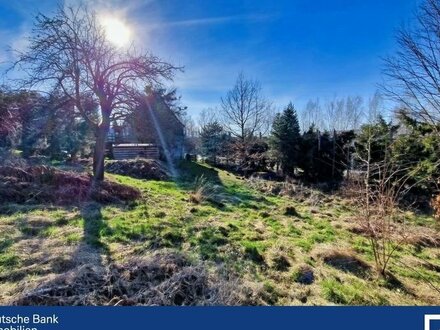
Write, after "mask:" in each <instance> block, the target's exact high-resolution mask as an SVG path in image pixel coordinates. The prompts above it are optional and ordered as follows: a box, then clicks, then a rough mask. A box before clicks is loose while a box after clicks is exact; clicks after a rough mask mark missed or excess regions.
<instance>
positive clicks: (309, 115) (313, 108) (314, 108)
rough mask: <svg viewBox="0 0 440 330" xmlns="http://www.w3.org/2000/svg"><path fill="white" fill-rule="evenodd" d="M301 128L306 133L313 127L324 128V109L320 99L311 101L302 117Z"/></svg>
mask: <svg viewBox="0 0 440 330" xmlns="http://www.w3.org/2000/svg"><path fill="white" fill-rule="evenodd" d="M300 121H301V127H302V130H303V132H306V131H307V130H308V129H309V128H310V127H311V126H312V125H313V126H315V127H316V128H318V129H321V128H322V126H323V118H322V108H321V104H320V101H319V99H316V100H309V101H308V102H307V104H306V107H305V109H304V110H303V111H302V112H301V115H300Z"/></svg>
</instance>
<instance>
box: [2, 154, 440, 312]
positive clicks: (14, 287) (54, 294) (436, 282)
mask: <svg viewBox="0 0 440 330" xmlns="http://www.w3.org/2000/svg"><path fill="white" fill-rule="evenodd" d="M180 170H181V172H182V173H184V175H183V176H182V178H181V179H180V180H178V181H177V182H173V181H151V180H149V181H145V180H140V179H135V178H130V177H127V176H120V175H110V174H109V175H108V176H109V177H110V179H111V180H115V181H117V182H119V184H122V185H124V186H131V187H137V188H138V189H140V190H141V192H142V196H143V197H142V199H140V200H138V201H137V202H132V203H129V204H124V203H122V204H121V203H118V202H117V203H113V204H108V205H102V204H98V203H91V204H90V203H86V204H80V205H78V206H73V207H72V206H68V207H58V206H49V205H47V204H30V205H23V204H21V205H17V204H11V203H7V204H3V206H2V208H1V213H2V216H1V220H0V226H1V239H2V242H3V243H2V245H1V246H0V248H1V252H0V292H1V296H0V300H1V302H2V303H3V304H10V303H14V304H49V305H50V304H61V305H69V304H80V305H81V304H100V305H134V304H165V305H182V304H184V305H192V304H197V305H204V304H239V305H240V304H258V305H260V304H271V305H272V304H275V305H286V304H288V305H291V304H294V305H297V304H362V305H364V304H366V305H370V304H371V305H377V304H395V305H401V304H438V303H439V301H440V300H439V299H440V293H439V292H438V291H436V290H438V287H439V286H440V275H439V274H440V273H439V269H440V264H439V263H438V260H439V259H438V257H439V253H440V239H439V237H438V234H437V233H436V224H435V221H434V220H433V219H431V218H429V217H426V216H425V217H424V216H421V215H418V214H416V213H412V212H406V213H405V219H406V226H407V227H406V228H409V229H411V232H412V233H413V234H412V237H413V238H412V240H409V239H408V240H407V241H406V242H404V243H402V244H401V245H400V248H399V249H398V250H397V251H396V254H395V258H393V260H392V261H391V262H390V265H389V271H390V273H392V274H393V277H392V278H391V277H387V278H384V279H381V278H380V277H378V276H377V275H376V273H375V271H374V267H375V266H374V253H373V250H372V248H371V246H370V245H369V243H368V236H367V235H366V234H365V233H364V232H362V231H360V230H358V227H357V224H356V222H355V219H356V217H357V214H358V210H357V209H356V205H355V204H354V203H352V202H351V200H350V199H347V198H346V197H343V196H340V195H338V194H333V195H322V193H320V192H319V191H314V190H313V189H311V188H306V187H303V188H301V189H298V190H297V194H295V192H293V190H290V193H289V194H285V195H283V194H272V193H271V192H270V191H267V192H265V193H263V192H260V191H259V190H256V189H254V188H253V187H254V186H255V184H254V183H251V182H248V181H247V180H243V179H242V178H240V177H236V176H235V175H233V174H230V173H228V172H226V171H223V170H219V169H214V168H211V167H209V166H205V165H201V164H197V163H193V162H183V163H182V164H181V166H180ZM196 178H203V179H198V180H196ZM255 180H257V179H254V181H255ZM260 180H261V179H260ZM206 185H211V186H215V187H216V189H215V191H211V193H210V195H209V198H202V199H201V200H200V201H198V202H197V203H194V202H193V201H192V198H191V196H192V194H193V193H194V192H195V191H197V190H198V188H200V187H205V186H206ZM317 196H320V197H317ZM324 196H325V197H324ZM428 228H431V229H429V230H428ZM428 237H431V240H429V239H428ZM48 251H50V253H48ZM176 258H177V259H176ZM173 260H174V261H173ZM179 260H180V261H179ZM163 267H165V268H163ZM25 283H26V285H25V286H24V284H25ZM104 283H105V285H104ZM89 287H90V288H93V289H89ZM237 288H241V289H240V290H238V291H237ZM434 288H436V289H434Z"/></svg>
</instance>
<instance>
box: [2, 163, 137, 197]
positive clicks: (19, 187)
mask: <svg viewBox="0 0 440 330" xmlns="http://www.w3.org/2000/svg"><path fill="white" fill-rule="evenodd" d="M139 197H140V191H139V190H138V189H136V188H133V187H128V186H125V185H122V184H119V183H116V182H111V181H104V182H102V183H101V184H100V185H99V186H96V185H94V184H93V181H92V177H91V176H90V175H89V174H79V173H75V172H68V171H62V170H59V169H56V168H53V167H48V166H27V167H11V166H0V202H2V203H8V202H9V203H53V204H57V205H71V204H78V203H82V202H84V201H88V200H95V201H98V202H101V203H111V202H119V201H131V200H135V199H137V198H139Z"/></svg>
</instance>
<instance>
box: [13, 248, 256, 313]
mask: <svg viewBox="0 0 440 330" xmlns="http://www.w3.org/2000/svg"><path fill="white" fill-rule="evenodd" d="M236 285H237V283H235V282H234V280H233V279H229V281H228V282H226V281H225V280H224V279H222V278H220V277H219V275H218V274H214V273H210V272H209V271H208V270H207V269H206V267H205V266H204V265H202V264H198V265H193V264H192V263H191V262H189V260H188V259H187V258H185V257H184V256H183V255H181V254H177V253H157V254H155V255H153V256H151V257H143V258H132V259H130V260H128V261H125V262H124V263H122V264H116V263H110V264H109V265H107V266H103V265H100V264H99V263H98V264H96V263H92V262H89V263H85V264H80V265H78V266H77V267H75V268H73V269H71V270H69V271H68V272H66V273H63V274H61V275H59V276H56V277H54V278H53V279H51V280H50V281H43V282H42V283H40V284H39V285H38V286H37V287H35V288H34V289H32V290H29V291H27V292H22V293H19V294H17V295H15V296H14V297H13V298H11V299H10V301H8V302H7V304H11V305H51V306H75V305H111V306H122V305H123V306H132V305H167V306H176V305H177V306H189V305H238V304H243V303H244V304H252V300H251V299H252V297H253V296H254V293H253V292H252V288H249V287H248V288H245V289H242V290H240V289H237V286H236Z"/></svg>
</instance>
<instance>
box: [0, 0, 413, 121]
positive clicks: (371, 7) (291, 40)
mask: <svg viewBox="0 0 440 330" xmlns="http://www.w3.org/2000/svg"><path fill="white" fill-rule="evenodd" d="M68 2H69V3H72V4H75V3H76V2H78V1H77V0H68ZM89 2H90V5H91V6H93V7H95V9H96V10H97V11H98V12H106V13H111V14H115V15H117V16H119V17H120V18H122V19H123V20H125V21H126V22H127V23H128V24H129V25H130V27H131V29H132V30H133V34H134V35H135V37H136V40H135V41H136V43H138V44H140V45H141V46H142V47H144V48H146V49H149V50H151V51H152V52H153V53H156V54H158V55H160V56H162V57H163V58H164V59H166V60H169V61H171V62H173V63H175V64H177V65H182V66H184V67H185V72H184V73H183V74H179V75H178V76H177V77H176V79H175V81H174V83H173V84H174V85H175V86H176V87H177V88H178V89H179V91H180V94H181V95H182V100H183V102H184V103H185V104H186V105H188V107H189V111H190V114H192V115H193V116H194V117H197V114H198V113H199V112H200V111H201V110H202V109H203V108H208V107H215V106H216V105H218V104H219V100H220V97H221V96H223V95H224V94H225V93H226V91H227V90H228V89H229V88H230V87H232V85H233V83H234V81H235V79H236V76H237V74H238V73H239V72H240V71H243V72H244V73H245V75H246V76H248V77H250V78H254V79H258V80H259V81H260V82H261V84H262V86H263V90H264V93H265V95H266V97H267V98H269V99H271V100H272V101H273V102H274V104H275V106H276V107H277V108H278V109H280V108H282V107H283V106H285V105H286V104H287V103H288V102H289V101H292V102H294V104H295V105H296V107H297V108H299V109H301V108H302V107H304V105H305V103H306V102H307V100H308V99H315V98H317V97H319V98H320V99H322V100H325V99H328V98H331V97H333V96H335V95H336V96H347V95H354V94H356V95H357V94H359V95H362V96H364V97H365V98H367V97H368V96H369V95H371V94H373V93H374V91H375V90H376V84H377V83H378V82H380V79H381V74H380V73H381V57H382V56H386V55H387V54H391V53H392V52H393V50H394V49H395V47H396V45H395V42H394V34H395V30H396V28H398V27H399V26H400V25H401V24H404V23H406V22H408V20H409V19H410V18H411V15H412V13H413V11H414V10H415V9H416V6H417V4H418V2H419V1H418V0H315V1H311V0H290V1H288V0H278V1H275V0H271V1H269V0H254V1H251V0H243V1H239V0H223V1H220V0H217V1H215V0H210V1H207V0H185V1H183V0H124V1H122V0H108V1H104V0H100V1H91V0H89ZM56 3H57V2H56V1H49V0H39V1H33V0H21V1H11V0H7V1H6V0H0V18H1V19H0V62H2V61H3V62H4V61H7V60H10V59H11V55H10V54H7V53H6V52H5V49H6V47H7V46H12V47H13V48H23V47H25V46H26V41H25V36H26V34H27V33H28V32H29V30H30V29H31V26H32V19H33V17H34V16H35V13H36V12H37V11H41V12H43V13H50V12H51V11H52V10H53V8H54V7H55V6H56Z"/></svg>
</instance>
